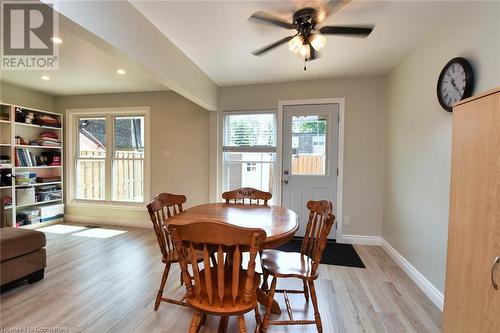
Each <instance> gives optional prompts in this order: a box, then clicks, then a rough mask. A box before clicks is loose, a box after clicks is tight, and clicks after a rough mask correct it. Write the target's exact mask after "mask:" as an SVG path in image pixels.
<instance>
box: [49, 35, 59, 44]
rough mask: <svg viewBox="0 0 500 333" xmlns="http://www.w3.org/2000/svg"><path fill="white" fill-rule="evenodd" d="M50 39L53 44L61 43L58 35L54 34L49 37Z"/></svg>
mask: <svg viewBox="0 0 500 333" xmlns="http://www.w3.org/2000/svg"><path fill="white" fill-rule="evenodd" d="M50 40H51V41H52V43H54V44H61V43H62V39H61V38H59V37H56V36H53V37H50Z"/></svg>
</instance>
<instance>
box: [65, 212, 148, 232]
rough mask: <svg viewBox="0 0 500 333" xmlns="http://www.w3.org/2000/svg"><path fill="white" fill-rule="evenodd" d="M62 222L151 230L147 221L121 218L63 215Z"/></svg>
mask: <svg viewBox="0 0 500 333" xmlns="http://www.w3.org/2000/svg"><path fill="white" fill-rule="evenodd" d="M64 222H72V223H80V224H82V223H85V224H98V225H113V226H121V227H131V228H149V229H151V228H152V224H151V222H149V221H140V220H126V219H122V218H101V217H91V216H81V215H72V214H64Z"/></svg>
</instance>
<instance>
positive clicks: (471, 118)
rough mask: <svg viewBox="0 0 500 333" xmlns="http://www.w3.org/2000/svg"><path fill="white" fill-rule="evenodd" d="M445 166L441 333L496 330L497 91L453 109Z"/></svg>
mask: <svg viewBox="0 0 500 333" xmlns="http://www.w3.org/2000/svg"><path fill="white" fill-rule="evenodd" d="M451 168H452V170H451V197H450V222H449V230H448V262H447V269H446V286H445V289H446V290H445V305H444V319H443V331H444V332H449V333H452V332H453V333H459V332H491V333H493V332H500V262H498V261H497V260H496V258H497V256H500V88H497V89H495V90H493V91H490V92H487V93H485V94H482V95H479V96H475V97H471V98H469V99H467V100H464V101H462V102H460V103H459V104H457V105H456V106H455V107H454V109H453V143H452V163H451ZM495 285H497V288H495Z"/></svg>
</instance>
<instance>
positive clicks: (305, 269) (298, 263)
mask: <svg viewBox="0 0 500 333" xmlns="http://www.w3.org/2000/svg"><path fill="white" fill-rule="evenodd" d="M261 260H262V268H263V269H264V270H265V271H267V272H269V273H270V274H271V275H273V276H277V277H296V278H299V279H305V280H314V279H316V278H317V277H318V270H316V271H315V272H313V269H312V268H313V261H312V259H311V258H309V257H308V256H306V255H303V254H301V253H298V252H283V251H278V250H264V251H262V254H261Z"/></svg>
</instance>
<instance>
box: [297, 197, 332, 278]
mask: <svg viewBox="0 0 500 333" xmlns="http://www.w3.org/2000/svg"><path fill="white" fill-rule="evenodd" d="M307 209H309V220H308V222H307V226H306V232H305V235H304V240H303V241H302V246H301V248H300V253H302V254H304V255H307V256H308V257H310V258H311V259H312V260H313V271H315V270H317V269H318V265H319V263H320V261H321V256H322V255H323V251H324V250H325V247H326V242H327V240H328V234H329V233H330V230H331V229H332V226H333V224H334V222H335V215H333V214H332V211H333V206H332V203H331V202H330V201H328V200H321V201H309V202H308V203H307Z"/></svg>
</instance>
